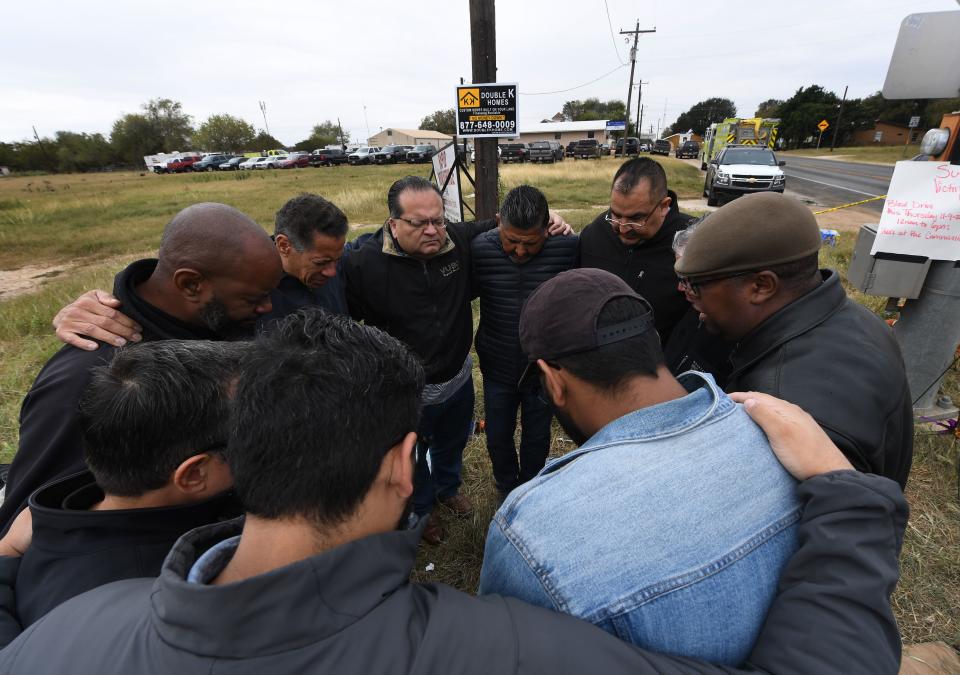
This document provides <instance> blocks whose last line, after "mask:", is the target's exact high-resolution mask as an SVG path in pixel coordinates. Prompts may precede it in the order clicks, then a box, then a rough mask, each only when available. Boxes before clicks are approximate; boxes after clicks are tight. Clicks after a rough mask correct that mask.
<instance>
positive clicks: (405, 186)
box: [387, 176, 443, 218]
mask: <svg viewBox="0 0 960 675" xmlns="http://www.w3.org/2000/svg"><path fill="white" fill-rule="evenodd" d="M407 190H411V191H413V192H429V191H431V190H432V191H433V192H436V193H437V196H438V197H440V199H443V193H441V192H440V188H438V187H437V186H436V185H434V184H433V183H431V182H430V181H428V180H427V179H426V178H424V177H423V176H404V177H403V178H401V179H400V180H398V181H396V182H395V183H394V184H393V185H391V186H390V189H389V190H387V209H388V210H389V211H390V217H391V218H402V217H403V209H401V208H400V195H402V194H403V193H404V192H406V191H407Z"/></svg>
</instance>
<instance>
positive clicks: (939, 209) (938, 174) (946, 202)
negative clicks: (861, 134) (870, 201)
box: [870, 162, 960, 260]
mask: <svg viewBox="0 0 960 675" xmlns="http://www.w3.org/2000/svg"><path fill="white" fill-rule="evenodd" d="M877 251H883V252H885V253H902V254H905V255H917V256H923V257H925V258H932V259H933V260H960V166H957V165H955V164H948V163H946V162H897V166H896V168H895V169H894V170H893V178H892V179H891V180H890V189H889V190H888V191H887V200H886V201H885V202H884V204H883V215H882V216H880V226H879V227H878V228H877V238H876V239H875V240H874V242H873V250H872V251H870V253H871V254H874V253H876V252H877Z"/></svg>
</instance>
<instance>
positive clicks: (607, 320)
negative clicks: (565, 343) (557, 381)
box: [556, 297, 666, 393]
mask: <svg viewBox="0 0 960 675" xmlns="http://www.w3.org/2000/svg"><path fill="white" fill-rule="evenodd" d="M647 311H649V309H648V307H647V306H646V305H645V304H644V303H643V302H641V301H640V300H639V299H638V298H631V297H622V298H614V299H613V300H610V301H609V302H608V303H607V304H606V305H604V307H603V309H602V310H600V315H599V316H598V317H597V328H605V327H607V326H612V325H614V324H618V323H624V322H626V321H631V320H632V319H636V318H637V317H640V316H643V315H644V314H646V313H647ZM665 362H666V361H665V360H664V357H663V350H662V349H661V348H660V338H659V337H658V335H657V331H655V330H654V329H653V328H650V329H649V330H647V331H645V332H643V333H641V334H640V335H634V336H633V337H629V338H627V339H625V340H620V341H619V342H614V343H612V344H608V345H604V346H602V347H597V348H596V349H593V350H590V351H588V352H581V353H579V354H573V355H571V356H565V357H563V358H560V359H557V360H556V365H558V366H560V367H561V368H566V369H567V370H569V371H570V372H571V373H573V375H575V376H576V377H577V378H579V379H581V380H583V381H584V382H587V383H589V384H591V385H593V386H594V387H596V388H598V389H601V390H603V391H606V392H611V393H612V392H616V391H617V390H618V389H619V388H620V387H621V386H623V384H625V383H626V382H627V380H629V379H631V378H633V377H637V376H655V375H656V374H657V368H658V367H660V366H661V365H663V364H664V363H665Z"/></svg>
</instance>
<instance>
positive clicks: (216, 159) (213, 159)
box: [190, 155, 233, 171]
mask: <svg viewBox="0 0 960 675" xmlns="http://www.w3.org/2000/svg"><path fill="white" fill-rule="evenodd" d="M232 156H233V155H206V156H205V157H203V158H201V159H200V161H199V162H194V164H193V166H191V167H190V170H191V171H216V170H217V167H219V166H220V165H221V164H223V163H224V162H226V161H227V160H228V159H230V158H231V157H232Z"/></svg>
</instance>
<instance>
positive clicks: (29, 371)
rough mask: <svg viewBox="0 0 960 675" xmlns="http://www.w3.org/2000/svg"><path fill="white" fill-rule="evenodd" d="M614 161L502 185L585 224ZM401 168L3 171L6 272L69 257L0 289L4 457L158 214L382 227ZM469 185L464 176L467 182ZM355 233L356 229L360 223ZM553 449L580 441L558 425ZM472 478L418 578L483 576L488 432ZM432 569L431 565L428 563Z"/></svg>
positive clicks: (456, 581) (924, 548) (932, 539)
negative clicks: (71, 321)
mask: <svg viewBox="0 0 960 675" xmlns="http://www.w3.org/2000/svg"><path fill="white" fill-rule="evenodd" d="M659 161H661V162H662V163H663V164H664V165H665V166H666V168H667V171H668V175H669V181H670V185H671V187H672V188H673V189H675V190H676V191H677V192H678V193H679V194H680V196H681V197H697V196H699V193H700V188H701V186H702V180H703V179H702V174H701V173H700V172H699V171H697V169H696V167H692V166H690V165H688V164H685V163H683V162H679V161H676V160H673V159H672V158H665V159H661V160H659ZM617 166H618V163H617V161H616V160H615V159H613V158H604V159H603V160H602V161H600V162H588V161H579V162H574V161H572V160H569V159H568V160H567V161H565V162H563V163H561V164H557V165H547V166H531V165H511V166H507V167H502V170H501V178H502V182H503V186H504V188H506V189H509V188H510V187H513V186H514V185H517V184H520V183H522V182H529V183H531V184H533V185H537V186H539V187H540V188H541V189H543V190H544V191H545V193H546V194H547V196H548V198H549V200H550V203H551V206H553V207H555V208H558V209H561V210H563V213H564V216H565V217H566V218H567V220H569V221H570V222H572V223H574V224H575V225H577V226H578V227H579V226H582V225H584V224H585V223H587V222H589V221H590V220H591V219H592V218H593V217H595V216H596V214H597V213H598V212H599V210H600V208H602V206H601V205H603V204H604V203H606V201H607V199H608V196H609V184H610V178H611V177H612V175H613V173H614V171H615V170H616V167H617ZM406 173H418V174H423V175H427V174H428V173H429V168H425V167H424V166H422V165H420V166H391V167H358V168H349V167H337V168H322V169H303V170H299V171H286V172H281V171H273V172H264V173H259V172H258V173H254V174H252V175H248V174H241V175H244V176H246V177H244V178H242V179H240V178H237V177H236V174H225V175H224V174H197V175H190V174H185V175H178V176H154V175H151V174H144V175H139V174H137V173H118V174H99V175H65V176H47V177H23V178H4V179H0V244H2V245H0V271H2V270H13V269H16V268H18V267H21V266H23V265H25V264H35V265H51V266H56V265H61V266H62V265H65V264H73V265H74V266H73V267H71V268H69V269H68V270H67V271H66V272H64V273H62V274H60V276H56V277H53V278H52V279H50V280H49V281H48V282H47V283H46V284H45V285H43V286H42V287H41V288H39V289H38V290H37V291H36V292H33V293H30V294H26V295H20V296H17V297H13V298H10V299H8V300H5V301H0V318H2V320H0V460H2V461H9V459H10V457H12V455H13V453H14V452H15V450H16V445H17V435H18V431H17V414H18V410H19V406H20V402H21V400H22V398H23V395H24V393H25V392H26V391H27V389H28V388H29V387H30V384H31V382H32V381H33V379H34V377H35V376H36V373H37V372H38V371H39V369H40V367H41V366H42V365H43V363H44V362H45V361H46V359H48V358H49V357H50V355H51V354H53V353H54V351H55V350H56V349H57V348H58V343H57V342H56V340H55V339H54V338H53V336H52V334H51V328H50V319H51V318H52V316H53V315H54V314H55V312H56V311H57V309H59V308H60V307H61V306H63V305H64V304H65V303H66V302H68V301H70V300H71V299H73V298H74V297H76V296H77V295H78V294H79V293H80V292H82V291H83V290H86V289H89V288H93V287H100V288H110V287H111V285H112V278H113V275H114V274H115V273H116V272H117V270H119V269H120V268H121V267H122V266H123V265H124V264H125V263H126V262H127V261H129V260H132V259H134V258H136V257H139V256H141V255H143V254H144V253H151V252H152V251H155V250H156V247H157V244H158V242H159V236H160V231H161V229H162V227H163V224H164V223H165V222H166V221H167V220H168V219H169V218H170V217H171V216H172V215H173V214H174V213H175V212H176V211H177V210H179V209H180V208H182V207H184V206H186V205H188V204H190V203H194V202H197V201H224V202H226V203H229V204H231V205H234V206H236V207H238V208H240V209H241V210H243V211H245V212H246V213H249V214H250V215H251V216H252V217H253V218H255V219H256V220H257V222H259V223H261V224H262V225H263V226H264V227H265V228H267V229H272V228H271V227H270V224H271V222H272V219H273V214H274V213H275V212H276V210H277V209H278V208H279V206H280V205H281V204H282V203H283V201H284V200H286V199H287V198H289V197H291V196H293V195H294V194H296V193H298V192H301V191H312V192H318V193H320V194H323V195H324V196H326V197H328V198H330V199H332V200H333V201H335V202H336V203H338V204H339V205H340V206H341V207H342V208H343V209H344V211H345V212H346V213H347V215H348V217H349V219H350V221H351V223H353V224H355V225H364V224H366V225H378V224H379V223H381V222H382V220H383V218H384V217H385V211H386V205H385V194H386V189H387V187H388V186H389V185H390V183H391V182H392V181H393V180H395V179H396V178H397V177H399V176H401V175H404V174H406ZM469 192H470V190H469V188H468V187H466V186H465V188H464V194H465V195H466V194H469ZM357 231H359V230H357ZM852 249H853V236H852V235H848V234H844V235H843V236H842V237H841V240H840V246H839V247H838V248H836V249H833V248H826V249H824V250H823V253H822V256H821V257H822V263H823V265H824V266H828V267H833V268H836V269H839V270H840V271H841V273H845V271H846V269H847V266H848V265H849V262H850V256H851V254H852ZM848 292H849V293H850V295H851V297H853V298H854V299H855V300H857V301H858V302H862V303H863V304H865V305H866V306H868V307H870V308H871V309H872V310H874V311H877V312H879V311H880V309H881V306H882V304H883V303H882V300H879V299H877V298H872V297H867V296H863V295H861V294H859V293H857V292H856V291H854V290H852V289H849V288H848ZM475 386H476V389H477V394H478V396H477V415H478V417H482V416H483V406H482V397H481V396H480V392H481V383H480V375H479V372H478V371H476V370H475ZM947 392H948V393H949V394H950V395H952V396H953V397H954V398H955V400H960V380H958V377H957V374H956V372H951V373H950V374H949V376H948V380H947ZM555 431H556V432H557V433H555V434H554V446H553V450H552V454H554V455H558V454H563V453H564V452H566V451H568V450H569V449H571V448H572V447H573V446H572V445H570V444H569V443H565V442H564V441H563V439H562V435H561V434H560V433H559V429H555ZM957 461H958V452H957V445H956V437H954V436H953V435H946V436H941V435H934V434H932V433H931V430H929V429H918V431H917V436H916V449H915V456H914V468H913V473H912V475H911V478H910V484H909V486H908V489H907V496H908V499H909V500H910V503H911V506H912V509H913V512H912V517H911V522H910V526H909V527H908V530H907V534H906V540H905V544H904V550H903V556H902V572H903V577H902V581H901V583H900V586H899V588H898V590H897V592H896V596H895V599H894V600H895V606H896V611H897V616H898V619H899V621H900V626H901V630H902V632H903V634H904V638H905V640H906V641H908V642H917V641H927V640H934V639H940V640H945V641H946V642H948V643H952V644H956V643H958V642H960V564H958V560H960V506H958V501H957V500H958V495H957V484H956V480H957V479H956V476H957V474H956V464H957ZM463 478H464V490H465V492H466V494H467V495H468V496H469V497H470V498H471V499H473V501H474V502H475V504H477V512H476V513H475V514H474V516H472V517H471V518H468V519H455V518H453V517H446V518H445V520H446V524H447V531H448V541H447V543H445V544H444V545H443V546H441V547H438V548H430V547H423V548H422V549H421V551H420V555H419V559H418V565H417V571H416V572H415V575H414V576H415V577H416V578H418V579H422V580H439V581H444V582H447V583H450V584H452V585H454V586H456V587H458V588H460V589H462V590H466V591H472V590H474V589H475V588H476V585H477V579H478V574H479V568H480V561H481V559H482V554H483V542H484V537H485V534H486V528H487V524H488V523H489V521H490V517H491V516H492V514H493V512H494V510H495V508H496V501H495V500H496V496H495V491H494V489H493V486H492V481H491V477H490V468H489V460H488V459H487V457H486V448H485V444H484V439H483V437H482V436H478V437H476V438H474V439H472V440H471V441H470V443H469V445H468V446H467V449H466V453H465V462H464V473H463ZM431 562H432V563H434V565H435V569H434V571H432V572H426V571H425V569H424V568H425V566H426V565H427V564H428V563H431Z"/></svg>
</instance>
